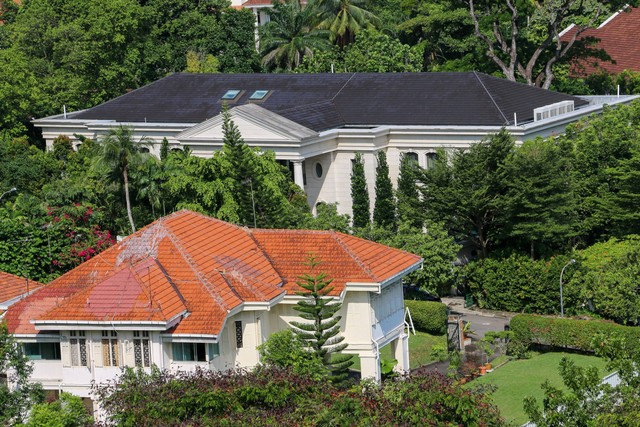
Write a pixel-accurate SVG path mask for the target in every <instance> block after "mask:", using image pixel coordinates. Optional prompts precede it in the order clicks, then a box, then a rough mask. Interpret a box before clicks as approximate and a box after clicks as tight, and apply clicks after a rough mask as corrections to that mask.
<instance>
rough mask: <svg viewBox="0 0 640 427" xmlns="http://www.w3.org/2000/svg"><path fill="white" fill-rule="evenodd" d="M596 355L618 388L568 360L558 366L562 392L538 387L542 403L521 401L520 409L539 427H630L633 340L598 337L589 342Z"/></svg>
mask: <svg viewBox="0 0 640 427" xmlns="http://www.w3.org/2000/svg"><path fill="white" fill-rule="evenodd" d="M593 343H594V345H593V347H594V348H595V349H596V354H597V355H599V356H602V357H604V358H605V359H607V361H608V363H607V369H608V370H610V371H613V372H616V374H617V378H618V380H619V384H613V385H610V384H608V383H607V382H604V381H602V379H601V376H600V374H601V373H599V372H598V370H597V369H595V368H592V367H589V368H581V367H578V366H576V365H575V364H574V363H573V362H572V361H571V360H569V359H566V358H565V359H563V360H562V361H561V363H560V367H559V370H560V375H561V377H562V381H563V383H564V389H562V388H559V387H555V386H553V385H551V384H550V383H549V382H548V381H547V382H545V383H544V384H542V390H543V391H544V399H543V401H542V405H540V404H539V403H538V402H537V400H536V399H534V398H532V397H529V398H526V399H525V402H524V409H525V412H526V413H527V415H528V416H529V418H530V419H531V421H532V422H534V423H535V424H536V425H537V426H540V427H552V426H559V425H576V426H593V427H608V426H620V427H633V426H637V425H638V420H639V419H640V410H639V408H640V406H639V405H640V352H638V339H637V337H630V336H624V335H621V334H611V335H605V334H598V335H596V336H595V337H594V338H593Z"/></svg>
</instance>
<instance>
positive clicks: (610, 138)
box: [560, 101, 640, 244]
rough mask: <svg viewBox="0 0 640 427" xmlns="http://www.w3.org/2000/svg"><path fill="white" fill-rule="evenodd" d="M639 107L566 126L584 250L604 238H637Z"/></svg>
mask: <svg viewBox="0 0 640 427" xmlns="http://www.w3.org/2000/svg"><path fill="white" fill-rule="evenodd" d="M639 117H640V102H637V101H636V102H634V103H632V104H631V105H629V106H621V107H618V108H605V110H604V111H603V113H602V114H601V115H599V116H594V117H589V118H587V119H584V120H581V121H580V122H578V123H575V124H572V125H570V126H568V128H567V131H566V133H565V135H563V136H561V137H560V138H561V139H566V140H567V141H569V142H570V143H571V144H573V146H574V158H573V161H572V164H571V167H572V176H571V178H572V179H571V181H572V184H573V191H574V194H575V197H576V204H577V206H578V211H577V212H578V219H577V223H576V225H577V230H578V232H579V236H580V237H581V239H582V240H583V241H585V242H586V243H587V244H590V243H593V242H595V241H597V240H599V239H601V238H602V237H612V236H618V237H620V236H624V235H626V234H638V233H640V229H639V228H638V221H637V215H636V214H637V212H634V210H635V209H637V208H638V207H640V198H639V195H640V193H638V188H637V183H636V182H635V179H636V178H635V177H636V175H637V171H636V170H635V167H636V165H637V160H636V159H637V156H638V154H639V153H640V137H639V135H640V119H639Z"/></svg>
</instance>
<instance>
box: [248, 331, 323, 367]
mask: <svg viewBox="0 0 640 427" xmlns="http://www.w3.org/2000/svg"><path fill="white" fill-rule="evenodd" d="M305 344H306V343H305V341H303V340H302V339H301V338H300V337H299V336H298V335H296V334H294V333H293V332H292V331H291V330H290V329H285V330H284V331H279V332H276V333H273V334H271V336H270V337H269V338H268V339H267V340H266V341H265V342H264V344H262V345H260V346H258V352H259V353H260V362H262V363H263V364H265V365H267V366H278V367H280V368H291V369H292V370H293V372H295V373H299V374H303V375H307V376H309V377H311V378H313V379H321V378H322V377H324V376H326V375H327V370H326V369H325V367H324V365H323V363H322V360H321V359H320V358H318V357H317V355H316V354H314V353H310V352H309V351H308V350H306V349H305Z"/></svg>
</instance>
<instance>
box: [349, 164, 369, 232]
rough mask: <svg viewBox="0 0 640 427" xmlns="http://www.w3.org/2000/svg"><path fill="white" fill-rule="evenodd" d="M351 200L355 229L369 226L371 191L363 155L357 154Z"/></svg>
mask: <svg viewBox="0 0 640 427" xmlns="http://www.w3.org/2000/svg"><path fill="white" fill-rule="evenodd" d="M351 200H352V203H353V204H352V208H351V210H352V212H353V228H355V229H358V228H365V227H368V226H369V223H370V221H371V215H370V211H369V190H368V189H367V180H366V178H365V176H364V159H363V158H362V154H361V153H356V157H355V159H354V160H353V166H352V169H351Z"/></svg>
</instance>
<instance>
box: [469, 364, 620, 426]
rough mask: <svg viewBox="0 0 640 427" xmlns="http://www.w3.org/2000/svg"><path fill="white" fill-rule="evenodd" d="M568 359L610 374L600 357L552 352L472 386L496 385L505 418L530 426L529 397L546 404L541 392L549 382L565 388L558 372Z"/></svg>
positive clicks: (496, 398) (503, 369)
mask: <svg viewBox="0 0 640 427" xmlns="http://www.w3.org/2000/svg"><path fill="white" fill-rule="evenodd" d="M563 357H568V358H569V359H571V360H573V361H574V362H575V363H576V365H578V366H583V367H586V366H595V367H597V368H598V370H599V371H600V376H601V377H604V376H605V375H607V374H608V373H609V372H607V371H606V370H605V363H606V362H605V361H604V360H603V359H601V358H599V357H595V356H587V355H583V354H575V353H564V352H549V353H542V354H536V355H534V356H533V357H532V358H531V359H525V360H513V361H511V362H509V363H507V364H506V365H504V366H502V367H501V368H499V369H496V370H495V371H493V372H490V373H488V374H487V375H485V376H483V377H480V378H477V379H476V380H474V381H472V382H471V383H469V384H470V386H473V385H480V384H493V385H495V386H497V390H496V391H495V393H493V401H494V403H495V404H496V405H497V406H498V408H500V412H501V413H502V416H503V417H504V418H505V419H506V420H507V421H508V422H511V423H513V424H516V425H522V424H523V423H525V422H527V421H528V420H527V417H526V415H525V413H524V411H523V409H522V401H523V400H524V398H525V396H533V397H535V398H536V399H537V400H538V402H539V403H541V402H542V398H543V393H542V389H541V388H540V384H542V383H543V382H544V381H545V380H546V379H548V380H549V381H550V382H551V384H552V385H554V386H555V387H558V388H563V389H564V388H565V387H564V386H563V384H562V379H561V378H560V373H559V372H558V366H559V365H560V360H561V359H562V358H563Z"/></svg>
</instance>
